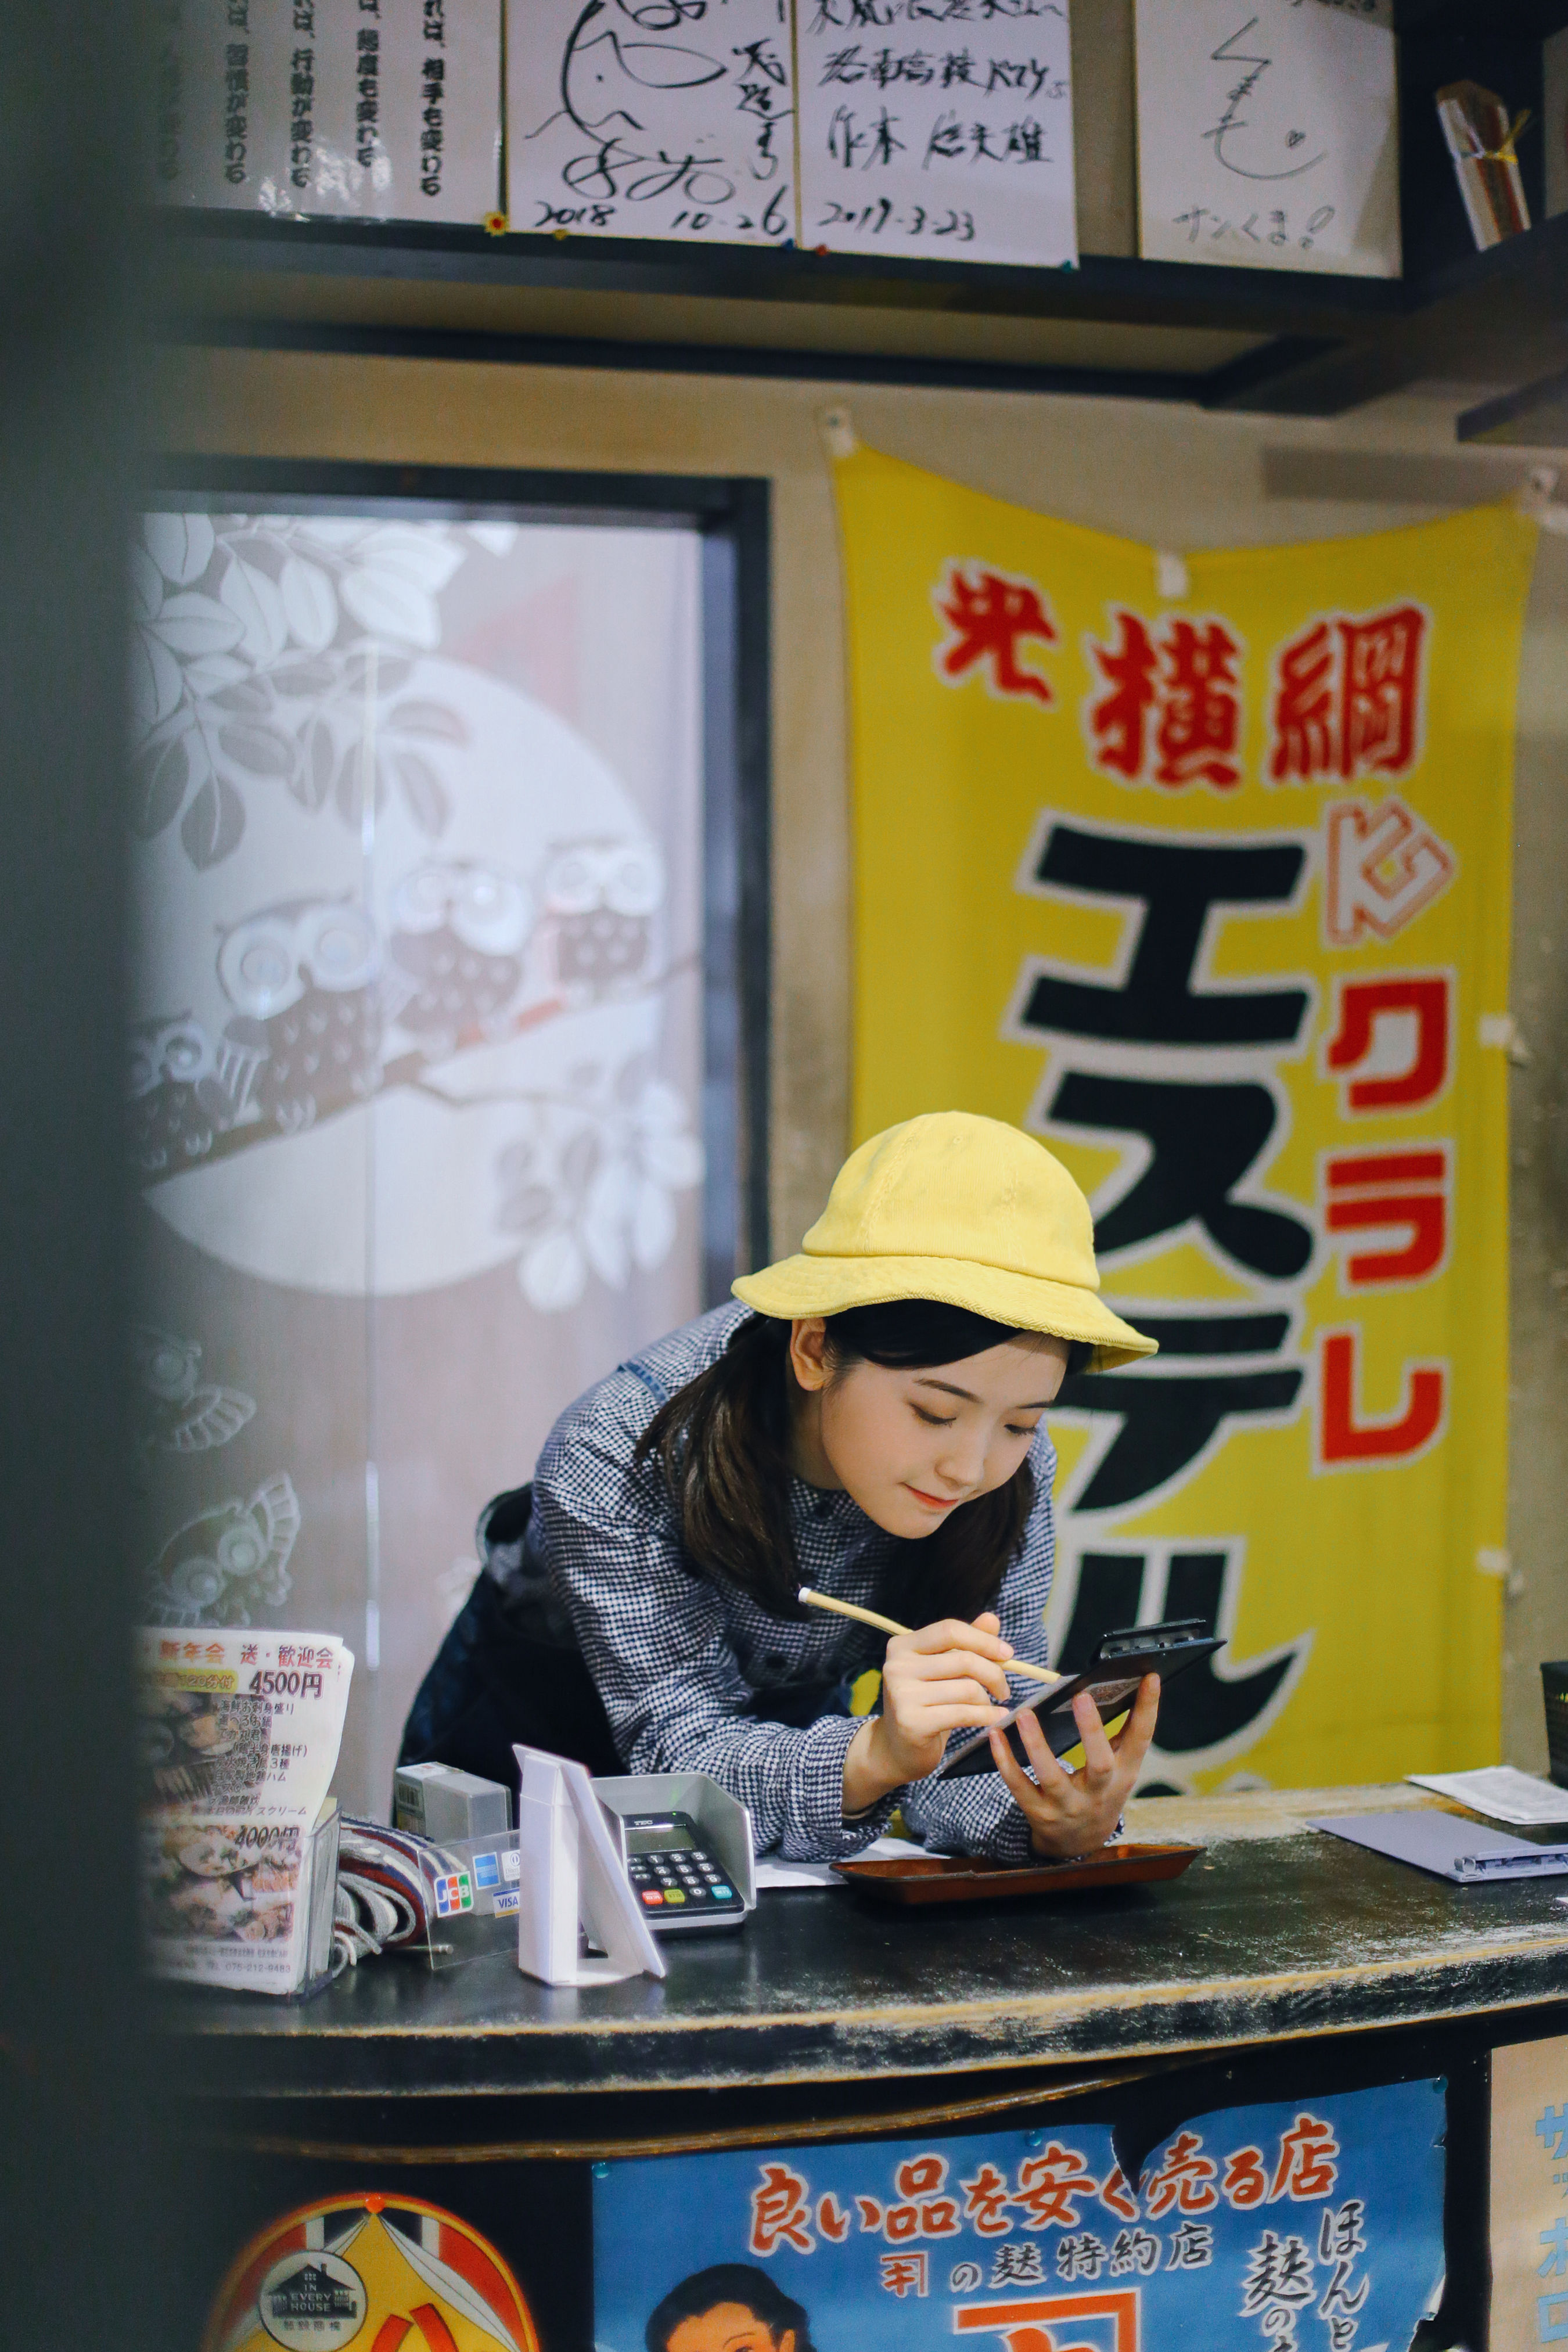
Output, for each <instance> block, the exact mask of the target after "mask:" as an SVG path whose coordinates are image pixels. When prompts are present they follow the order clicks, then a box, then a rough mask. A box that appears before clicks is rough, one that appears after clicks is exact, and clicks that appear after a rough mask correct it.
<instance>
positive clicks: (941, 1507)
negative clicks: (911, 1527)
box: [910, 1486, 961, 1511]
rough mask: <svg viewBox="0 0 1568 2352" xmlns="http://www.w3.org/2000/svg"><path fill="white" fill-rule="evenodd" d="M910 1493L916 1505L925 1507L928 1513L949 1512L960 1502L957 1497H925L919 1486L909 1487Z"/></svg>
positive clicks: (959, 1498)
mask: <svg viewBox="0 0 1568 2352" xmlns="http://www.w3.org/2000/svg"><path fill="white" fill-rule="evenodd" d="M910 1494H911V1495H912V1496H914V1498H915V1500H916V1502H917V1503H923V1504H924V1505H925V1507H926V1508H927V1510H928V1511H951V1510H953V1509H955V1508H956V1507H957V1506H958V1503H959V1501H960V1500H961V1497H960V1496H957V1495H927V1494H925V1493H923V1492H922V1490H921V1488H920V1487H919V1486H911V1487H910Z"/></svg>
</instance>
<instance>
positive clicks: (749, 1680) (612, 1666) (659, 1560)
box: [522, 1306, 1056, 1861]
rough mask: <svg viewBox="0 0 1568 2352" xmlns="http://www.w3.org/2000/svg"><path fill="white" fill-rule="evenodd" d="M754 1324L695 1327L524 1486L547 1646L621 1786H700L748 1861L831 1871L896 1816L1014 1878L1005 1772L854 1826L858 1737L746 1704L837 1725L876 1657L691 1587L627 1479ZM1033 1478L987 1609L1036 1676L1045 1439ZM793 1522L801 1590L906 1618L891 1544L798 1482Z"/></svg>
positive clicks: (641, 1480)
mask: <svg viewBox="0 0 1568 2352" xmlns="http://www.w3.org/2000/svg"><path fill="white" fill-rule="evenodd" d="M747 1311H748V1310H747V1309H746V1308H744V1307H739V1306H726V1307H718V1308H716V1309H715V1310H714V1311H713V1312H712V1313H711V1314H709V1315H704V1316H702V1317H700V1318H699V1320H698V1321H697V1322H695V1323H689V1324H687V1325H686V1326H685V1328H683V1329H681V1330H679V1331H675V1332H672V1333H671V1334H670V1335H669V1337H668V1339H661V1340H659V1341H658V1344H657V1345H656V1346H654V1347H652V1348H649V1349H647V1351H646V1352H645V1353H644V1354H642V1355H640V1356H637V1357H635V1358H633V1359H632V1360H630V1361H629V1362H627V1363H625V1364H623V1365H621V1367H620V1368H619V1370H616V1371H615V1372H612V1373H611V1375H610V1377H609V1379H608V1380H605V1381H600V1382H599V1383H598V1385H597V1387H595V1388H592V1389H590V1390H589V1391H587V1393H586V1395H585V1396H583V1397H580V1398H579V1399H578V1401H577V1402H576V1403H575V1404H574V1405H570V1406H568V1408H567V1410H566V1411H565V1412H563V1414H562V1416H561V1419H560V1420H559V1421H558V1422H557V1423H556V1424H555V1427H554V1429H553V1430H552V1432H551V1434H550V1436H549V1438H548V1440H547V1441H546V1443H545V1446H544V1450H543V1452H542V1454H541V1455H540V1457H539V1466H538V1468H537V1470H536V1472H535V1474H534V1482H533V1512H532V1516H531V1520H530V1523H529V1528H528V1534H527V1537H526V1538H525V1546H524V1550H525V1558H524V1561H523V1563H522V1566H523V1570H524V1576H525V1580H526V1582H527V1583H528V1585H529V1586H530V1587H531V1588H532V1590H533V1591H535V1592H536V1593H539V1594H541V1597H542V1599H543V1601H544V1605H545V1608H546V1611H547V1613H548V1619H549V1622H551V1623H552V1626H553V1628H554V1630H555V1631H556V1633H557V1637H558V1638H559V1637H560V1636H561V1635H562V1634H564V1633H566V1632H567V1629H568V1627H569V1628H570V1634H571V1636H572V1637H573V1638H574V1640H575V1643H576V1645H577V1647H578V1648H579V1649H580V1650H581V1652H582V1654H583V1656H584V1660H585V1661H586V1663H587V1665H588V1669H589V1672H590V1673H591V1674H592V1675H593V1677H594V1680H595V1683H596V1685H598V1689H599V1694H600V1696H601V1697H602V1699H603V1700H604V1703H605V1711H606V1713H607V1714H608V1716H609V1719H610V1725H611V1728H612V1730H613V1731H614V1733H615V1738H616V1747H617V1748H618V1749H619V1750H620V1753H621V1756H622V1758H623V1759H624V1761H625V1763H626V1769H627V1770H628V1771H632V1772H707V1773H710V1775H711V1776H712V1778H713V1779H714V1780H717V1781H719V1782H720V1783H721V1786H722V1787H724V1788H726V1789H728V1790H730V1792H731V1795H732V1796H735V1797H738V1798H740V1799H741V1800H742V1802H743V1803H744V1804H746V1805H748V1806H749V1807H750V1809H751V1814H752V1826H753V1830H754V1832H755V1836H756V1843H757V1847H758V1850H759V1852H766V1851H768V1850H771V1849H774V1848H776V1849H777V1850H778V1851H779V1852H780V1853H783V1854H784V1855H785V1856H786V1857H788V1858H790V1859H792V1860H800V1861H804V1860H837V1859H840V1858H842V1857H844V1856H846V1855H849V1854H853V1853H858V1852H859V1850H860V1848H861V1847H863V1846H865V1845H867V1844H868V1843H870V1841H871V1840H872V1839H873V1838H875V1837H877V1836H878V1835H879V1834H880V1832H882V1830H883V1829H885V1828H886V1826H887V1822H888V1818H889V1814H890V1813H891V1811H892V1810H893V1807H894V1805H895V1804H899V1805H901V1807H902V1809H903V1815H904V1819H905V1821H906V1822H907V1823H908V1824H909V1826H910V1829H911V1830H913V1831H914V1832H916V1834H917V1835H919V1836H921V1837H922V1838H924V1839H925V1840H926V1841H927V1843H930V1844H931V1845H934V1846H942V1847H945V1848H947V1849H949V1850H950V1851H953V1852H958V1853H984V1854H993V1855H995V1856H997V1857H998V1858H1001V1859H1005V1860H1008V1861H1021V1860H1023V1858H1024V1857H1025V1856H1026V1853H1027V1852H1028V1847H1029V1840H1028V1829H1027V1824H1026V1822H1025V1820H1024V1817H1023V1815H1022V1814H1021V1813H1020V1812H1019V1811H1018V1810H1017V1808H1016V1805H1015V1804H1014V1802H1013V1800H1012V1798H1011V1797H1010V1796H1009V1795H1008V1793H1007V1790H1006V1788H1005V1785H1004V1783H1003V1781H1002V1780H1001V1777H1000V1775H999V1774H997V1773H994V1772H987V1773H983V1774H976V1775H975V1776H974V1777H973V1779H970V1780H953V1781H942V1782H939V1781H937V1780H934V1779H931V1780H921V1781H919V1782H916V1783H914V1784H913V1785H911V1786H910V1787H908V1788H904V1789H900V1790H895V1792H894V1793H893V1795H892V1796H889V1797H888V1798H886V1799H885V1800H884V1801H883V1802H882V1803H881V1804H879V1805H878V1806H877V1807H876V1808H875V1809H874V1810H873V1811H870V1812H868V1813H864V1814H860V1815H858V1816H857V1817H856V1818H855V1819H854V1820H853V1821H848V1822H847V1821H846V1820H845V1819H844V1757H845V1751H846V1749H847V1748H848V1746H849V1743H850V1741H851V1740H852V1739H853V1738H854V1737H855V1734H856V1732H857V1731H858V1728H859V1725H858V1722H857V1721H856V1719H855V1718H854V1717H851V1716H849V1715H848V1714H847V1712H843V1713H838V1712H835V1713H825V1714H821V1715H819V1716H818V1717H817V1718H816V1721H815V1722H813V1723H810V1724H809V1725H808V1726H807V1727H805V1729H800V1730H797V1729H795V1728H794V1727H791V1726H790V1725H788V1724H784V1723H774V1722H767V1721H759V1720H758V1719H757V1717H755V1716H753V1715H751V1714H749V1713H748V1711H747V1710H748V1709H749V1708H750V1706H752V1701H753V1699H755V1698H756V1697H757V1696H758V1695H759V1694H766V1693H769V1692H773V1691H776V1690H779V1689H780V1688H781V1687H782V1686H784V1685H790V1684H798V1683H803V1682H805V1683H817V1684H821V1685H834V1684H837V1685H839V1688H840V1693H841V1695H842V1704H843V1705H844V1706H846V1707H847V1688H848V1685H849V1683H850V1682H851V1681H853V1680H854V1678H855V1677H856V1676H857V1675H861V1674H863V1673H864V1672H865V1671H866V1669H867V1668H868V1667H870V1666H880V1664H881V1663H882V1656H883V1653H884V1651H885V1649H886V1647H887V1639H886V1636H885V1635H883V1634H880V1633H875V1632H873V1631H872V1630H871V1628H870V1627H868V1626H861V1625H857V1624H855V1623H853V1622H850V1621H849V1620H847V1619H845V1618H842V1617H832V1616H827V1615H826V1614H814V1615H813V1616H812V1617H811V1618H810V1619H809V1621H808V1622H804V1623H797V1622H794V1621H793V1620H787V1619H780V1618H776V1617H770V1616H768V1615H767V1614H766V1613H765V1612H763V1610H762V1609H760V1608H759V1607H758V1606H757V1605H756V1603H755V1602H754V1601H751V1600H750V1599H748V1598H747V1596H746V1595H745V1594H744V1593H742V1592H740V1591H737V1590H736V1589H735V1587H734V1586H733V1585H731V1584H730V1583H729V1582H728V1581H727V1580H722V1579H717V1578H711V1577H709V1576H706V1575H701V1574H695V1575H694V1574H692V1573H691V1572H690V1571H689V1567H688V1566H687V1565H686V1564H685V1559H686V1556H685V1553H684V1550H683V1547H682V1543H681V1535H680V1527H679V1517H678V1515H677V1512H676V1509H675V1507H674V1505H673V1503H672V1501H671V1498H670V1495H669V1492H668V1486H667V1485H666V1482H665V1477H664V1473H663V1469H662V1467H661V1465H659V1463H658V1461H657V1460H651V1459H650V1460H647V1461H644V1462H642V1463H640V1464H639V1463H637V1462H636V1461H634V1458H633V1456H634V1452H635V1448H636V1445H637V1439H638V1438H639V1437H640V1436H641V1434H642V1433H643V1431H644V1430H645V1429H646V1428H647V1424H648V1423H649V1422H650V1421H651V1420H652V1418H653V1416H654V1414H655V1412H657V1411H658V1408H659V1406H660V1405H661V1404H662V1403H663V1402H665V1400H666V1399H667V1398H668V1397H670V1396H672V1395H674V1393H675V1392H676V1391H677V1390H679V1389H681V1388H683V1387H684V1386H685V1385H686V1383H687V1382H688V1381H691V1380H694V1379H695V1378H696V1376H697V1374H698V1373H699V1372H701V1371H705V1370H707V1368H708V1366H709V1365H710V1364H711V1363H712V1362H713V1361H714V1360H716V1358H717V1357H718V1356H719V1355H720V1354H721V1352H722V1349H723V1347H724V1343H725V1341H726V1340H727V1339H728V1338H729V1336H730V1334H731V1331H732V1330H734V1328H735V1327H736V1325H737V1324H738V1323H740V1322H741V1321H742V1319H743V1318H744V1316H745V1315H746V1313H747ZM1029 1465H1030V1468H1031V1469H1032V1470H1033V1472H1034V1475H1035V1485H1036V1502H1035V1507H1034V1510H1033V1512H1032V1513H1031V1515H1030V1517H1029V1523H1028V1527H1027V1529H1026V1534H1025V1538H1024V1542H1023V1546H1022V1549H1021V1550H1020V1551H1019V1554H1018V1556H1017V1558H1016V1559H1015V1560H1014V1562H1013V1564H1012V1566H1011V1567H1010V1568H1009V1570H1007V1574H1006V1578H1005V1581H1004V1583H1003V1586H1002V1591H1001V1594H1000V1597H999V1598H998V1600H997V1601H996V1604H995V1606H996V1609H997V1612H998V1614H999V1615H1000V1617H1001V1620H1002V1631H1003V1633H1004V1634H1005V1636H1006V1638H1007V1639H1008V1640H1009V1641H1010V1642H1011V1643H1013V1644H1014V1646H1015V1648H1016V1650H1017V1652H1018V1654H1019V1655H1020V1656H1021V1657H1027V1658H1042V1657H1043V1656H1044V1654H1045V1647H1046V1640H1045V1628H1044V1624H1043V1622H1042V1621H1043V1617H1044V1612H1045V1605H1046V1596H1047V1593H1048V1591H1050V1583H1051V1564H1052V1559H1053V1557H1054V1554H1055V1549H1056V1533H1055V1528H1054V1524H1053V1520H1052V1515H1051V1485H1052V1481H1053V1479H1054V1477H1055V1475H1056V1454H1055V1450H1054V1448H1053V1447H1052V1444H1051V1441H1050V1439H1049V1437H1048V1436H1047V1433H1046V1430H1045V1427H1044V1424H1043V1423H1042V1425H1041V1427H1040V1429H1039V1432H1038V1433H1037V1436H1036V1438H1035V1441H1034V1443H1033V1444H1032V1446H1031V1447H1030V1450H1029ZM789 1517H790V1529H791V1533H792V1534H793V1536H794V1538H795V1558H796V1559H797V1561H798V1563H799V1567H800V1574H801V1579H802V1581H803V1582H805V1583H807V1584H812V1585H815V1586H816V1588H817V1589H818V1591H822V1592H830V1593H832V1594H834V1595H835V1597H836V1598H837V1599H840V1600H844V1601H858V1602H859V1603H860V1605H861V1606H862V1607H865V1608H872V1609H878V1610H880V1611H881V1612H882V1613H883V1614H884V1615H885V1616H889V1617H901V1616H903V1615H904V1613H905V1612H904V1610H903V1608H902V1607H901V1606H900V1575H899V1561H900V1554H901V1552H902V1549H903V1547H902V1544H901V1542H900V1539H899V1538H896V1537H893V1536H889V1535H886V1534H884V1532H883V1531H882V1529H881V1528H878V1527H876V1526H875V1525H874V1524H873V1523H872V1521H871V1520H870V1519H868V1517H866V1514H865V1513H864V1512H863V1511H862V1510H861V1509H860V1507H859V1506H858V1504H857V1503H855V1502H853V1501H852V1500H851V1498H850V1497H849V1496H848V1495H847V1494H842V1493H840V1494H828V1493H825V1492H824V1491H823V1490H822V1489H821V1488H819V1487H816V1486H807V1485H806V1483H805V1480H804V1479H800V1478H792V1479H791V1481H790V1487H789ZM966 1736H967V1735H966Z"/></svg>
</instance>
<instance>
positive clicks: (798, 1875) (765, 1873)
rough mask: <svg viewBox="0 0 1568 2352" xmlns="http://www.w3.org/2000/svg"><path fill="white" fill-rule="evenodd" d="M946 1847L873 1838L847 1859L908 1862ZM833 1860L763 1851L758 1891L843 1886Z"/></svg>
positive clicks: (901, 1839)
mask: <svg viewBox="0 0 1568 2352" xmlns="http://www.w3.org/2000/svg"><path fill="white" fill-rule="evenodd" d="M943 1851H944V1849H943V1848H942V1846H937V1845H916V1844H915V1843H914V1842H913V1841H912V1839H910V1838H902V1837H879V1838H873V1839H872V1841H871V1843H870V1844H869V1845H863V1846H862V1847H861V1849H860V1851H859V1853H847V1854H846V1855H845V1857H844V1859H845V1861H846V1862H908V1861H909V1860H910V1856H911V1855H915V1854H927V1855H931V1854H939V1853H942V1852H943ZM844 1884H845V1881H844V1880H843V1879H842V1878H840V1877H839V1875H838V1874H837V1871H836V1870H835V1869H834V1867H833V1864H831V1863H830V1862H785V1861H784V1859H783V1858H782V1856H780V1855H778V1854H776V1853H766V1854H761V1855H759V1856H758V1859H757V1893H758V1894H759V1895H767V1894H773V1895H777V1894H780V1893H781V1892H783V1891H784V1890H785V1889H787V1888H790V1887H801V1886H842V1885H844Z"/></svg>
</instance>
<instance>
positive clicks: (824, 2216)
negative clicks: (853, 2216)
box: [816, 2192, 849, 2246]
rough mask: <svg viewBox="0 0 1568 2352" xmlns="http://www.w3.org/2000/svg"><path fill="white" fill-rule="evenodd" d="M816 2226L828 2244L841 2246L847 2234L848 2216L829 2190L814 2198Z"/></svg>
mask: <svg viewBox="0 0 1568 2352" xmlns="http://www.w3.org/2000/svg"><path fill="white" fill-rule="evenodd" d="M816 2226H817V2228H818V2229H819V2230H820V2231H821V2232H822V2234H823V2236H824V2237H825V2238H826V2240H827V2242H828V2243H829V2245H833V2246H841V2245H842V2244H843V2243H844V2241H845V2239H846V2238H847V2236H848V2235H849V2216H848V2214H847V2212H846V2211H845V2210H844V2208H843V2206H842V2205H840V2203H839V2202H838V2200H837V2197H835V2196H834V2195H832V2193H831V2192H829V2194H828V2195H827V2196H826V2197H819V2198H818V2199H817V2200H816Z"/></svg>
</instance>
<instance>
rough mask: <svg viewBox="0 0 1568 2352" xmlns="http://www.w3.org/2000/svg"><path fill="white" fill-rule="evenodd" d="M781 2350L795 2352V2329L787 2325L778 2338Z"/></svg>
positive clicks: (782, 2351)
mask: <svg viewBox="0 0 1568 2352" xmlns="http://www.w3.org/2000/svg"><path fill="white" fill-rule="evenodd" d="M778 2345H779V2352H795V2330H794V2328H793V2327H786V2328H785V2329H784V2334H783V2335H782V2336H780V2337H779V2339H778Z"/></svg>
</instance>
